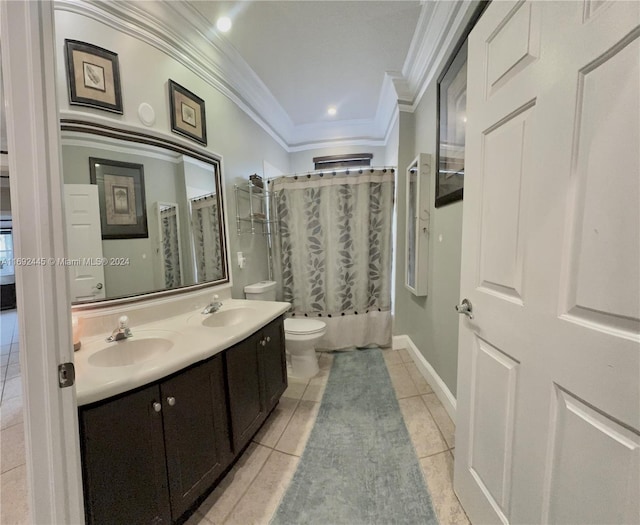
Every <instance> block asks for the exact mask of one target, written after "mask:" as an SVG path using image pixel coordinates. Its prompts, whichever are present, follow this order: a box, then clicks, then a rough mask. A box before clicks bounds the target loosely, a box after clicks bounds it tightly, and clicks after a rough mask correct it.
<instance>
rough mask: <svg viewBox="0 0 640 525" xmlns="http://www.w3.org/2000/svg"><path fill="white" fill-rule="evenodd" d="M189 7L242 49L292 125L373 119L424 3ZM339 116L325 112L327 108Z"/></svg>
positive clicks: (210, 4)
mask: <svg viewBox="0 0 640 525" xmlns="http://www.w3.org/2000/svg"><path fill="white" fill-rule="evenodd" d="M191 5H192V6H193V7H194V8H195V9H196V10H197V11H198V12H199V13H200V14H201V15H202V16H203V17H204V18H205V19H206V20H207V22H208V23H209V24H210V25H211V26H212V27H213V26H215V22H216V20H217V18H218V17H219V16H222V15H226V16H229V17H230V18H231V19H232V21H233V27H232V29H231V31H229V32H228V33H226V34H224V35H221V36H222V38H223V39H226V40H228V42H229V43H230V44H231V45H232V46H233V47H234V48H235V49H236V50H237V51H238V52H239V54H240V55H241V56H242V58H243V59H244V60H245V61H246V62H247V64H248V65H249V66H250V67H251V69H252V70H253V71H254V72H255V73H256V74H257V75H258V77H259V78H260V79H261V80H262V81H263V82H264V84H265V85H266V87H267V88H268V89H269V91H270V92H271V93H272V94H273V96H274V97H275V98H276V100H277V101H278V103H279V104H280V105H281V106H282V108H283V109H284V111H285V112H286V113H287V115H288V116H289V118H290V119H291V122H292V123H293V125H294V126H300V125H307V124H315V123H318V122H324V121H340V120H342V121H344V120H360V119H374V118H375V117H376V112H377V109H378V104H379V100H380V94H381V89H382V84H383V80H384V77H385V72H386V71H400V70H401V69H402V67H403V64H404V62H405V58H406V56H407V52H408V50H409V46H410V45H411V40H412V37H413V34H414V32H415V29H416V24H417V21H418V18H419V15H420V10H421V2H418V1H405V0H394V1H368V0H367V1H326V0H325V1H313V0H312V1H257V2H207V1H193V2H191ZM331 105H333V106H335V107H336V109H337V114H336V116H335V117H331V116H329V115H328V114H327V109H328V107H329V106H331Z"/></svg>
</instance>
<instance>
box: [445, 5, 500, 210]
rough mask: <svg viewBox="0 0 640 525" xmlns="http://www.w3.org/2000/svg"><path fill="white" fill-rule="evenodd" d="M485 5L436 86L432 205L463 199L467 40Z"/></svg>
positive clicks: (472, 21) (479, 6) (465, 34)
mask: <svg viewBox="0 0 640 525" xmlns="http://www.w3.org/2000/svg"><path fill="white" fill-rule="evenodd" d="M488 4H489V3H488V2H480V4H479V5H478V7H477V8H476V10H475V12H474V13H473V15H472V17H471V20H470V22H469V24H468V25H467V27H466V28H465V31H464V33H463V35H462V38H461V40H460V42H459V43H458V45H457V46H456V49H455V50H454V52H453V55H452V56H451V58H450V59H449V62H448V63H447V65H446V66H445V68H444V71H443V72H442V74H441V75H440V77H439V78H438V86H437V111H438V115H437V122H438V124H437V130H436V133H437V145H436V168H437V169H436V192H435V193H436V194H435V206H436V208H439V207H440V206H444V205H445V204H450V203H452V202H456V201H459V200H462V197H463V193H464V145H465V128H466V123H467V115H466V112H467V39H468V36H469V33H470V32H471V29H473V26H474V25H475V24H476V22H477V21H478V19H479V18H480V16H481V15H482V13H483V11H484V10H485V9H486V7H487V5H488Z"/></svg>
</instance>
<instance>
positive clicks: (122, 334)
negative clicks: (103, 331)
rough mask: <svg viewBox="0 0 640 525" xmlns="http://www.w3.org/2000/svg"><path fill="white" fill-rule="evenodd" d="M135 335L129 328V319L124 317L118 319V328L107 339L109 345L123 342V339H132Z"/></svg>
mask: <svg viewBox="0 0 640 525" xmlns="http://www.w3.org/2000/svg"><path fill="white" fill-rule="evenodd" d="M132 335H133V334H132V333H131V328H129V318H128V317H127V316H126V315H123V316H122V317H120V319H118V327H117V328H116V329H115V330H114V331H113V332H112V333H111V335H110V336H109V337H107V342H108V343H113V342H114V341H122V340H123V339H127V338H129V337H131V336H132Z"/></svg>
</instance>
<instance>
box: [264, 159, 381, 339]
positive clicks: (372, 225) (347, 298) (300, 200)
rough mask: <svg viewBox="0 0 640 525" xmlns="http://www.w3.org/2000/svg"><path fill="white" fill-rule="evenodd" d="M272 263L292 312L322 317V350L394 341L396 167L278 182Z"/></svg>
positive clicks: (284, 178) (286, 178)
mask: <svg viewBox="0 0 640 525" xmlns="http://www.w3.org/2000/svg"><path fill="white" fill-rule="evenodd" d="M272 184H273V188H272V189H273V190H274V191H275V192H277V193H276V208H277V210H276V211H277V217H278V231H279V235H278V236H276V242H275V249H276V256H275V257H274V263H275V264H274V266H275V273H276V280H277V281H278V282H279V283H281V294H282V298H283V300H284V301H288V302H290V303H291V304H292V314H291V315H292V316H294V317H299V316H302V317H307V318H313V319H319V320H322V321H324V322H325V323H326V324H327V333H326V335H325V336H324V337H323V339H322V340H321V341H320V342H319V344H318V348H321V349H330V350H335V349H340V348H349V347H353V346H357V347H358V346H366V345H369V344H377V345H381V346H386V345H389V344H391V255H392V248H391V228H392V219H393V193H394V170H392V169H362V170H353V171H351V172H349V173H348V174H338V175H333V174H332V173H331V172H329V173H325V174H313V175H304V176H296V177H281V178H278V179H275V180H274V181H273V183H272Z"/></svg>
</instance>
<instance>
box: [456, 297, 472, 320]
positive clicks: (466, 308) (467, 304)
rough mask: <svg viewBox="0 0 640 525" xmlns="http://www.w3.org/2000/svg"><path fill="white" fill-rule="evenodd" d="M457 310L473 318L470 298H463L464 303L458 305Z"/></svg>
mask: <svg viewBox="0 0 640 525" xmlns="http://www.w3.org/2000/svg"><path fill="white" fill-rule="evenodd" d="M456 311H457V312H458V313H459V314H462V315H466V316H467V317H468V318H469V319H473V309H472V306H471V301H469V299H463V300H462V303H460V304H457V305H456Z"/></svg>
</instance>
